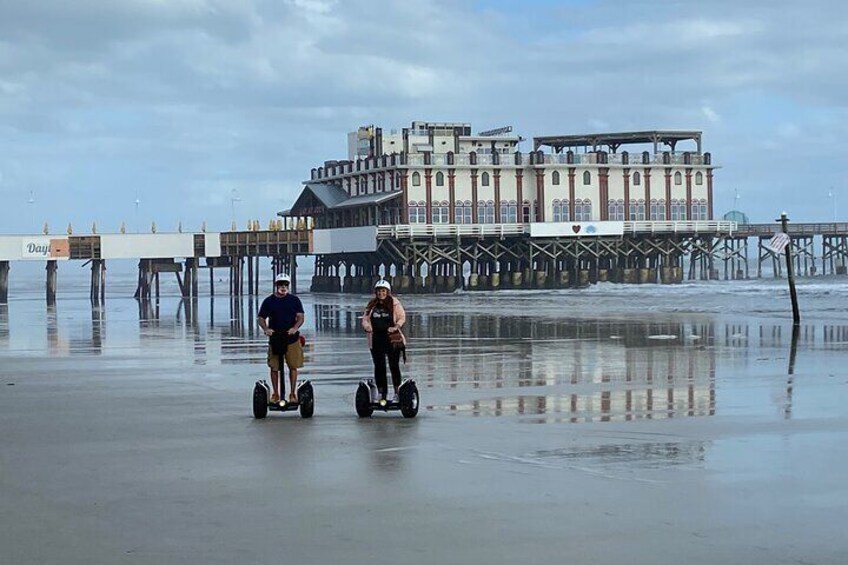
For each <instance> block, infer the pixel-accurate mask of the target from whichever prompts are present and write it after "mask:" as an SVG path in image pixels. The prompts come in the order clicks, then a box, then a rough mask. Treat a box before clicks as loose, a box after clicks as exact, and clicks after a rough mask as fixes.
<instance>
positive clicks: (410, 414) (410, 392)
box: [400, 382, 418, 418]
mask: <svg viewBox="0 0 848 565" xmlns="http://www.w3.org/2000/svg"><path fill="white" fill-rule="evenodd" d="M400 413H401V414H403V417H404V418H414V417H415V416H417V415H418V386H417V385H416V384H415V383H414V382H411V383H408V384H407V385H406V386H404V387H401V389H400Z"/></svg>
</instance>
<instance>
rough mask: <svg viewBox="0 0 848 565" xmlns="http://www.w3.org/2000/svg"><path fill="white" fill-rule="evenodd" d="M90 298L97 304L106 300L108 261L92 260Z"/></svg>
mask: <svg viewBox="0 0 848 565" xmlns="http://www.w3.org/2000/svg"><path fill="white" fill-rule="evenodd" d="M88 296H89V298H90V299H91V301H92V302H93V303H96V304H97V303H100V302H103V301H105V300H106V261H105V260H103V259H92V260H91V285H90V287H89V293H88Z"/></svg>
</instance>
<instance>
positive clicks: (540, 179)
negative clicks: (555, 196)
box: [530, 169, 545, 222]
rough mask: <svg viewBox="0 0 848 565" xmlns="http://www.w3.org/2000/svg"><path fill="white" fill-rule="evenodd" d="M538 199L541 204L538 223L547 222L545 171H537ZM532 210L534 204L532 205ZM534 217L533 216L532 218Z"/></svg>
mask: <svg viewBox="0 0 848 565" xmlns="http://www.w3.org/2000/svg"><path fill="white" fill-rule="evenodd" d="M536 198H537V202H538V203H539V213H538V215H537V216H536V221H537V222H544V221H545V170H544V169H536ZM530 209H531V210H532V209H533V208H532V204H531V208H530ZM531 217H532V216H531Z"/></svg>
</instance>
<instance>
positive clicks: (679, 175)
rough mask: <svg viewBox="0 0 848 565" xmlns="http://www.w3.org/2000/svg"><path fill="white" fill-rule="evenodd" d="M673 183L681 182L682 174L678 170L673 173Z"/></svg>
mask: <svg viewBox="0 0 848 565" xmlns="http://www.w3.org/2000/svg"><path fill="white" fill-rule="evenodd" d="M674 184H683V175H681V174H680V171H677V172H676V173H674Z"/></svg>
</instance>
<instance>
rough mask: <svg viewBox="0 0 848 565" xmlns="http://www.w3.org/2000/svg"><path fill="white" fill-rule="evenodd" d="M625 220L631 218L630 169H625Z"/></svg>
mask: <svg viewBox="0 0 848 565" xmlns="http://www.w3.org/2000/svg"><path fill="white" fill-rule="evenodd" d="M622 180H624V220H625V221H628V220H630V169H624V178H623V179H622Z"/></svg>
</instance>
